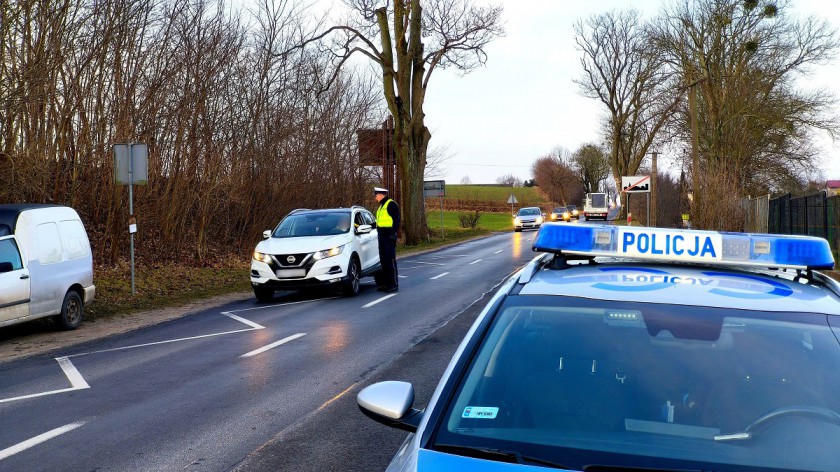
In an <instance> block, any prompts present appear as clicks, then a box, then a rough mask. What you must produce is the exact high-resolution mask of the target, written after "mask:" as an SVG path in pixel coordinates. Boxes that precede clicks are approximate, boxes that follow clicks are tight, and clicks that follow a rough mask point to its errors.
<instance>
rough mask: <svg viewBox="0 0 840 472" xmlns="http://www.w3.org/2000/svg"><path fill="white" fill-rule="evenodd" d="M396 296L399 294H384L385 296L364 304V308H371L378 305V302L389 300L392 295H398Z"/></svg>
mask: <svg viewBox="0 0 840 472" xmlns="http://www.w3.org/2000/svg"><path fill="white" fill-rule="evenodd" d="M396 296H397V294H396V293H392V294H390V295H385V296H384V297H382V298H377V299H376V300H374V301H372V302H370V303H368V304H367V305H365V306H363V307H362V308H370V307H372V306H373V305H376V304H377V303H382V302H384V301H385V300H387V299H389V298H391V297H396Z"/></svg>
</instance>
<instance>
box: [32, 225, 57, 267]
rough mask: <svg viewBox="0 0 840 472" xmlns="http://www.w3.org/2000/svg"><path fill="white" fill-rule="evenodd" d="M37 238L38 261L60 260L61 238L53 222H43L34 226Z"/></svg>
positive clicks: (47, 262) (51, 261)
mask: <svg viewBox="0 0 840 472" xmlns="http://www.w3.org/2000/svg"><path fill="white" fill-rule="evenodd" d="M35 236H36V237H37V239H38V262H40V263H41V264H54V263H56V262H61V239H60V238H59V236H58V226H56V224H55V223H44V224H41V225H38V226H37V227H36V228H35Z"/></svg>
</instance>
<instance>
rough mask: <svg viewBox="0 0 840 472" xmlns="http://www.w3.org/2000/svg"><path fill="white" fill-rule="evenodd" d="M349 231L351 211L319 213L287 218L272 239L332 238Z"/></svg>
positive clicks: (298, 214)
mask: <svg viewBox="0 0 840 472" xmlns="http://www.w3.org/2000/svg"><path fill="white" fill-rule="evenodd" d="M348 231H350V212H349V211H319V212H307V213H296V214H292V215H288V216H286V217H285V218H283V221H281V222H280V224H279V225H277V228H276V229H275V230H274V233H272V235H271V237H273V238H293V237H298V236H330V235H336V234H343V233H346V232H348Z"/></svg>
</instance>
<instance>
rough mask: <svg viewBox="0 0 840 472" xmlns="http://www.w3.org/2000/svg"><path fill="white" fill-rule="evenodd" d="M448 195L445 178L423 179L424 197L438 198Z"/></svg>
mask: <svg viewBox="0 0 840 472" xmlns="http://www.w3.org/2000/svg"><path fill="white" fill-rule="evenodd" d="M445 196H446V181H445V180H424V181H423V197H425V198H437V197H445Z"/></svg>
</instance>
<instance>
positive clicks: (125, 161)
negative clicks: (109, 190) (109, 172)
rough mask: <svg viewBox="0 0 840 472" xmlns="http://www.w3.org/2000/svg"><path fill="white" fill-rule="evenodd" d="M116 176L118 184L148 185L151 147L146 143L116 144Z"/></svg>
mask: <svg viewBox="0 0 840 472" xmlns="http://www.w3.org/2000/svg"><path fill="white" fill-rule="evenodd" d="M114 178H115V179H116V181H117V183H118V184H125V185H130V184H134V185H146V184H147V183H148V180H149V148H148V147H147V146H146V145H145V144H114Z"/></svg>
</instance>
